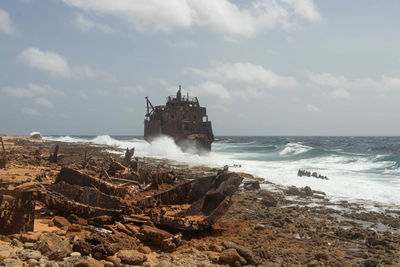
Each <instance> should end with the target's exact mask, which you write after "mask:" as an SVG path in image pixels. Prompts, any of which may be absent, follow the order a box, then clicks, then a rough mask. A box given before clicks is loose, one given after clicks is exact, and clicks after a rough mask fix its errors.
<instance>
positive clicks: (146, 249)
mask: <svg viewBox="0 0 400 267" xmlns="http://www.w3.org/2000/svg"><path fill="white" fill-rule="evenodd" d="M138 251H139V252H141V253H144V254H150V253H151V249H150V248H149V247H148V246H140V247H139V248H138Z"/></svg>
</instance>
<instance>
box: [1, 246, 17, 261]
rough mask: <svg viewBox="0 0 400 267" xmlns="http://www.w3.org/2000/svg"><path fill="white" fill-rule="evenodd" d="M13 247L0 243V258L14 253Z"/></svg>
mask: <svg viewBox="0 0 400 267" xmlns="http://www.w3.org/2000/svg"><path fill="white" fill-rule="evenodd" d="M14 251H15V250H14V249H13V248H12V247H10V246H9V245H6V244H2V245H0V260H2V259H6V258H8V257H10V256H11V255H12V254H13V253H14Z"/></svg>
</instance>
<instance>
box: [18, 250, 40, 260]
mask: <svg viewBox="0 0 400 267" xmlns="http://www.w3.org/2000/svg"><path fill="white" fill-rule="evenodd" d="M17 256H18V258H20V259H21V260H24V261H27V260H29V259H35V260H39V259H40V258H41V257H42V254H41V253H40V251H37V250H32V249H22V250H19V251H17Z"/></svg>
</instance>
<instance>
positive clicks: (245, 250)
mask: <svg viewBox="0 0 400 267" xmlns="http://www.w3.org/2000/svg"><path fill="white" fill-rule="evenodd" d="M222 245H223V246H224V247H226V248H234V249H236V251H237V252H238V253H239V254H240V255H241V256H242V257H244V258H245V259H246V260H247V261H248V262H249V263H250V264H257V260H256V258H255V256H254V254H253V252H252V251H251V250H250V249H248V248H246V247H244V246H241V245H238V244H236V243H233V242H230V241H224V242H222Z"/></svg>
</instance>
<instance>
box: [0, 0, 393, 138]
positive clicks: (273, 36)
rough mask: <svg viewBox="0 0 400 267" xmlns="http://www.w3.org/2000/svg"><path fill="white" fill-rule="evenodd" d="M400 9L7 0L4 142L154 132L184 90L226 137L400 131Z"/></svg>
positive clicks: (2, 44)
mask: <svg viewBox="0 0 400 267" xmlns="http://www.w3.org/2000/svg"><path fill="white" fill-rule="evenodd" d="M399 10H400V1H398V0H387V1H376V0H375V1H371V0H354V1H348V0H335V1H323V0H314V1H313V0H168V1H165V0H142V1H141V0H113V1H109V0H0V134H20V135H25V134H28V133H29V132H31V131H40V132H41V133H42V134H45V135H103V134H109V135H142V134H143V126H144V123H143V120H144V114H145V97H146V96H148V97H149V99H150V100H151V102H152V103H153V105H161V104H164V103H165V101H166V100H165V99H166V97H167V96H168V95H172V94H175V93H176V91H177V88H178V86H179V85H182V88H183V93H184V94H186V93H187V92H189V94H190V95H192V96H198V98H199V101H200V104H201V105H202V106H205V107H207V113H208V115H209V119H210V120H211V121H212V126H213V130H214V134H215V135H267V136H268V135H274V136H276V135H302V136H304V135H305V136H309V135H329V136H331V135H363V136H364V135H395V136H398V135H400V123H398V121H399V120H400V104H399V100H400V64H399V63H400V52H399V47H400V35H399V34H398V33H399V30H398V29H399V28H400V16H398V13H399Z"/></svg>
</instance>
